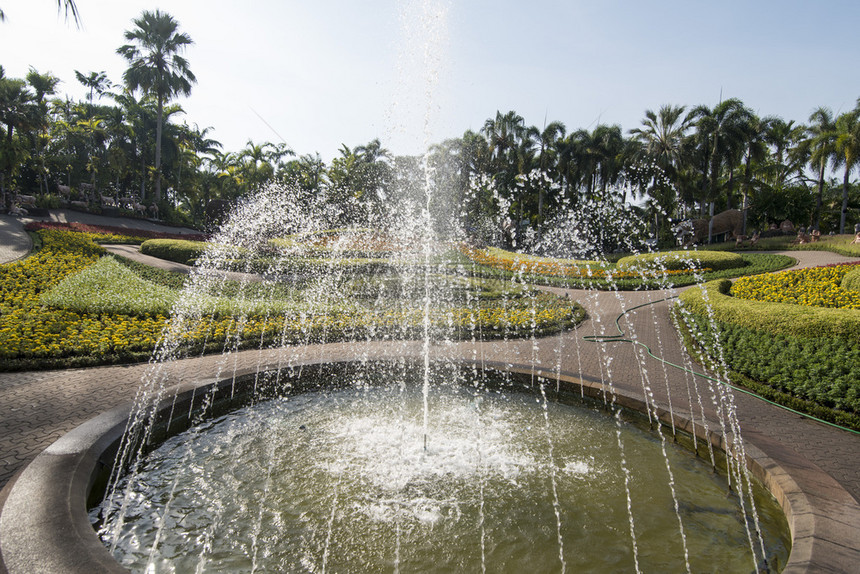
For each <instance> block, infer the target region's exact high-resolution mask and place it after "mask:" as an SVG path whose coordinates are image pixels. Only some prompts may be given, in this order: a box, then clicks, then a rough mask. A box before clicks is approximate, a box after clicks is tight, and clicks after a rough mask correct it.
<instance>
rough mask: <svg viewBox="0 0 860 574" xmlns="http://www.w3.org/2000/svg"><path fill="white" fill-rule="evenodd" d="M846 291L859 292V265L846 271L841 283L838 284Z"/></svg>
mask: <svg viewBox="0 0 860 574" xmlns="http://www.w3.org/2000/svg"><path fill="white" fill-rule="evenodd" d="M839 286H840V287H841V288H842V289H845V290H846V291H857V292H858V293H860V267H857V269H855V270H854V271H851V272H850V273H848V274H847V275H846V276H845V277H843V278H842V283H840V284H839Z"/></svg>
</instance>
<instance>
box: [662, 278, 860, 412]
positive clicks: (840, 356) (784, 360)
mask: <svg viewBox="0 0 860 574" xmlns="http://www.w3.org/2000/svg"><path fill="white" fill-rule="evenodd" d="M827 273H832V272H827ZM825 274H826V273H825ZM813 275H814V274H813ZM795 277H797V276H795ZM730 290H731V291H733V288H732V285H731V282H730V281H728V280H725V279H724V280H718V281H712V282H710V283H706V284H705V285H703V286H701V287H695V288H692V289H688V290H686V291H684V292H683V293H681V295H680V297H679V306H678V311H679V316H680V317H683V318H684V320H685V329H686V330H687V331H688V332H689V333H691V334H692V337H693V339H694V340H695V343H696V344H697V345H699V346H701V347H702V348H704V349H705V351H706V353H707V354H708V355H709V356H710V357H712V358H713V357H718V356H722V357H723V358H724V359H725V361H726V365H727V366H728V368H729V369H730V370H731V371H732V372H734V373H737V374H739V375H741V376H742V377H746V378H748V379H750V380H751V381H753V382H757V383H763V384H765V385H768V386H769V387H770V388H771V389H773V390H775V391H777V392H779V393H785V394H787V395H788V396H789V397H792V398H796V399H801V400H803V401H810V402H811V403H813V404H815V405H820V406H824V407H827V408H832V409H837V410H839V411H843V412H845V413H850V414H851V415H852V416H855V417H856V415H860V345H858V341H860V311H858V310H857V309H849V308H842V309H840V308H835V307H821V306H808V305H798V304H794V303H771V302H767V301H756V300H748V299H740V298H737V297H732V296H731V294H730ZM718 347H719V348H718ZM742 384H746V383H745V382H744V383H742ZM780 402H784V401H780ZM792 406H794V407H796V408H803V407H802V405H801V404H792ZM836 418H837V419H838V418H839V415H836Z"/></svg>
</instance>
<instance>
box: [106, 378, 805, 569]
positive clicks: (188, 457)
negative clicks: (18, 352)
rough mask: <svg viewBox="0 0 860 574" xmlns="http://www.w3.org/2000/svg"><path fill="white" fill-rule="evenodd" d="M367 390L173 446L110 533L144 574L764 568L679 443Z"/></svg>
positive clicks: (280, 409) (497, 401)
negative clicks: (185, 573)
mask: <svg viewBox="0 0 860 574" xmlns="http://www.w3.org/2000/svg"><path fill="white" fill-rule="evenodd" d="M364 382H366V381H364ZM364 382H362V383H359V384H356V385H346V386H343V385H342V384H341V385H339V388H337V389H317V390H310V391H306V392H303V393H301V394H296V395H293V396H289V397H286V398H276V399H272V400H268V401H265V402H262V403H260V404H256V405H254V406H253V407H245V408H241V409H239V410H236V411H234V412H232V413H229V414H226V415H223V416H221V417H220V418H217V419H213V420H209V421H207V422H205V423H202V424H200V425H197V426H194V427H191V428H190V429H188V430H187V431H185V432H183V433H180V434H178V435H176V436H174V437H172V438H170V439H168V440H166V441H165V442H164V443H163V444H162V445H161V446H160V447H158V448H157V449H156V450H154V451H153V452H151V453H150V454H148V455H147V457H146V459H145V460H144V462H143V465H142V466H141V468H140V469H139V471H138V472H136V473H134V474H133V475H132V476H130V477H127V478H125V479H123V482H122V483H121V484H120V485H119V488H118V489H117V493H119V494H118V495H117V496H118V497H119V498H120V499H121V500H122V501H124V502H125V505H126V506H125V509H124V510H123V511H122V512H114V513H110V515H109V519H108V520H107V521H106V522H105V523H103V524H100V535H101V536H102V538H103V540H104V541H105V543H106V544H107V545H108V546H110V547H112V548H113V554H114V556H115V557H116V558H117V559H118V560H119V561H120V562H121V563H122V564H124V565H125V566H127V567H128V568H130V569H132V570H134V571H140V572H143V571H146V572H167V571H171V572H173V571H176V572H186V571H187V572H191V571H212V572H228V571H237V572H238V571H242V572H247V571H259V572H274V571H277V572H304V571H332V572H346V571H362V572H369V571H389V570H393V571H398V570H399V571H434V572H436V571H451V572H465V571H481V570H483V571H492V572H504V571H509V572H523V571H530V572H557V571H561V570H562V568H563V567H564V568H566V569H568V570H569V571H574V572H576V571H584V570H588V571H596V572H611V571H633V570H634V569H635V567H636V565H637V564H638V567H639V568H641V570H642V571H664V572H669V571H685V569H686V565H685V561H689V566H690V569H691V571H693V572H701V571H720V572H746V571H751V570H752V569H753V568H754V567H755V565H756V562H757V559H755V558H753V552H752V550H751V549H750V534H749V533H748V530H747V527H749V528H750V529H751V531H752V537H753V539H754V540H753V546H755V547H756V551H758V548H757V547H758V544H759V542H758V537H757V535H756V534H755V530H754V520H753V517H752V516H751V513H750V509H749V508H747V509H746V513H744V512H742V509H741V507H740V504H739V501H738V500H737V497H736V496H735V495H734V494H733V493H732V491H731V489H730V488H729V486H728V483H727V481H726V478H725V476H724V474H723V473H719V472H717V473H715V472H713V470H712V467H711V465H710V462H708V463H707V464H706V463H705V462H703V460H702V459H700V458H697V457H696V456H695V455H694V454H693V453H692V452H691V451H689V450H687V449H684V448H682V447H679V446H678V445H676V444H673V443H672V442H671V438H667V443H666V444H665V447H666V448H665V456H664V449H663V448H662V447H663V446H664V445H663V442H662V441H661V438H660V437H659V435H658V434H656V433H653V432H650V431H649V429H648V427H647V425H643V424H637V422H636V420H634V419H635V417H634V419H630V418H628V417H624V420H622V417H620V416H618V417H612V416H607V414H606V412H605V409H604V408H603V403H594V404H579V405H572V404H565V403H571V402H578V401H576V400H574V399H573V398H571V397H568V398H570V399H571V400H569V401H561V402H560V401H557V400H552V399H550V400H547V399H546V398H545V395H544V394H542V393H540V392H538V390H539V389H538V388H536V387H533V388H531V389H528V388H526V387H525V386H523V385H512V384H511V383H510V382H508V383H498V382H497V383H493V384H489V385H487V384H485V383H486V381H482V382H481V384H480V385H477V386H476V385H474V384H469V383H467V384H461V383H450V384H443V383H437V384H432V385H430V386H429V387H428V388H425V389H424V390H425V393H422V388H421V386H420V384H419V385H415V384H405V383H403V382H402V381H395V384H386V385H366V384H364ZM553 389H554V386H553ZM553 389H551V390H553ZM425 406H426V408H425ZM427 413H429V416H427V417H426V421H427V422H426V423H425V414H427ZM425 444H426V446H425ZM667 468H668V469H670V470H671V477H670V474H669V472H670V470H668V469H667ZM755 490H756V497H755V498H756V507H757V512H758V518H759V522H760V524H761V531H762V536H763V540H764V544H765V548H766V552H767V555H768V558H769V560H770V563H771V564H772V565H773V564H782V565H784V564H785V563H786V560H787V557H788V548H789V545H790V542H789V537H788V528H787V526H786V522H785V518H784V516H783V514H782V511H781V509H780V508H779V507H778V505H777V504H776V502H775V501H774V500H773V498H772V497H771V496H770V495H769V494H768V493H767V492H765V491H764V489H762V488H759V487H756V488H755ZM119 503H120V501H119V500H115V505H116V504H119ZM747 504H748V503H747ZM95 514H96V513H93V516H95ZM631 533H632V534H631ZM685 555H686V558H685Z"/></svg>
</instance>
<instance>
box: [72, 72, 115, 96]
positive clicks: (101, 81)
mask: <svg viewBox="0 0 860 574" xmlns="http://www.w3.org/2000/svg"><path fill="white" fill-rule="evenodd" d="M75 77H76V78H77V79H78V81H79V82H80V83H81V84H83V85H84V87H87V88H89V89H90V93H89V95H88V96H87V101H88V102H90V103H93V92H96V93H97V94H98V95H99V98H101V97H102V95H104V93H105V92H106V91H108V90H109V89H110V88H111V86H112V85H113V84H112V83H111V81H110V80H108V77H107V72H90V73H89V75H88V76H85V75H83V74H82V73H81V72H79V71H77V70H75Z"/></svg>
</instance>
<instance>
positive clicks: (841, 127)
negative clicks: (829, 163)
mask: <svg viewBox="0 0 860 574" xmlns="http://www.w3.org/2000/svg"><path fill="white" fill-rule="evenodd" d="M834 148H835V154H834V156H833V159H834V161H833V164H834V167H843V168H844V169H845V172H844V176H843V178H842V212H841V213H840V216H839V233H840V234H842V233H845V219H846V217H847V215H848V191H849V188H850V182H849V177H850V175H851V171H852V170H853V169H854V168H856V167H858V166H860V99H858V100H857V105H856V106H855V107H854V109H853V110H851V111H850V112H845V113H844V114H842V115H840V116H839V117H838V118H836V142H835V145H834Z"/></svg>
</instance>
